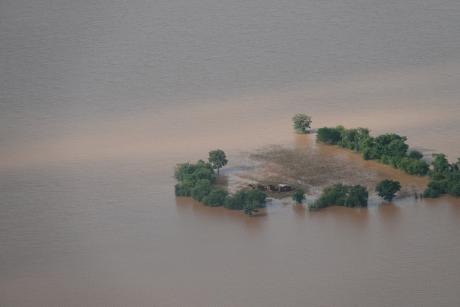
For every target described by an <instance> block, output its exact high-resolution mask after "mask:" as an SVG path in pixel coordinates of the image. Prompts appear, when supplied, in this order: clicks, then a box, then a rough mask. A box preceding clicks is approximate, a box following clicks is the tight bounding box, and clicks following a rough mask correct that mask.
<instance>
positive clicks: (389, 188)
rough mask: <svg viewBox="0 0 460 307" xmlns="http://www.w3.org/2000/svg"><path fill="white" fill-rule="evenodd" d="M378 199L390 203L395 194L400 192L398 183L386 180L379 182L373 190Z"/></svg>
mask: <svg viewBox="0 0 460 307" xmlns="http://www.w3.org/2000/svg"><path fill="white" fill-rule="evenodd" d="M375 190H376V191H377V193H378V194H379V196H380V197H382V198H383V199H385V200H386V201H392V200H393V198H394V197H395V194H396V193H397V192H399V190H401V184H400V183H399V181H394V180H390V179H386V180H383V181H381V182H380V183H379V184H378V185H377V187H376V188H375Z"/></svg>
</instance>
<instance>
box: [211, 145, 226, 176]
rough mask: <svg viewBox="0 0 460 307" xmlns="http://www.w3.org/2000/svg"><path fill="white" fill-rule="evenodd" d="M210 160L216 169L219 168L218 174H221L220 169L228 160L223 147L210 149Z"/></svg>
mask: <svg viewBox="0 0 460 307" xmlns="http://www.w3.org/2000/svg"><path fill="white" fill-rule="evenodd" d="M208 161H209V163H211V165H212V167H213V168H214V169H217V175H219V170H220V169H221V168H222V167H224V166H225V165H227V162H228V160H227V157H226V156H225V152H224V151H223V150H221V149H216V150H212V151H210V152H209V158H208Z"/></svg>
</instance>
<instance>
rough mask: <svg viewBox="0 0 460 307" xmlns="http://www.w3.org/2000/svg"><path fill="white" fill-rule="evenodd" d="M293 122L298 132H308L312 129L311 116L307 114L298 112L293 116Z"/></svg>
mask: <svg viewBox="0 0 460 307" xmlns="http://www.w3.org/2000/svg"><path fill="white" fill-rule="evenodd" d="M292 124H293V126H294V130H295V131H296V132H297V133H307V131H308V129H310V125H311V117H310V116H308V115H307V114H303V113H298V114H296V115H294V117H293V118H292Z"/></svg>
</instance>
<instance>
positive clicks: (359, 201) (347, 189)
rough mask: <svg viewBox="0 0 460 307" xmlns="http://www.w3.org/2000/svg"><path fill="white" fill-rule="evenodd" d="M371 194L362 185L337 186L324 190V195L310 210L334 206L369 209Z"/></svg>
mask: <svg viewBox="0 0 460 307" xmlns="http://www.w3.org/2000/svg"><path fill="white" fill-rule="evenodd" d="M368 198H369V193H368V192H367V189H366V188H365V187H363V186H361V185H354V186H351V185H344V184H341V183H339V184H335V185H333V186H329V187H327V188H325V189H324V190H323V193H322V194H321V196H320V197H319V199H318V200H316V201H315V202H314V203H313V204H311V205H310V209H321V208H325V207H328V206H332V205H337V206H345V207H367V200H368Z"/></svg>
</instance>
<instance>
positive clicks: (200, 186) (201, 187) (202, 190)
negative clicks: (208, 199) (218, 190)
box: [191, 179, 211, 201]
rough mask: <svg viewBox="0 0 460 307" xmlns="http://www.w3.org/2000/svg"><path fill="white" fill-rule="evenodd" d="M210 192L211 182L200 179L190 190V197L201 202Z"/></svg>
mask: <svg viewBox="0 0 460 307" xmlns="http://www.w3.org/2000/svg"><path fill="white" fill-rule="evenodd" d="M210 192H211V182H210V181H209V180H207V179H200V180H198V181H197V182H196V184H195V186H194V187H193V188H192V190H191V196H192V198H193V199H195V200H197V201H201V200H202V199H203V198H204V197H205V196H207V195H208V194H209V193H210Z"/></svg>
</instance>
